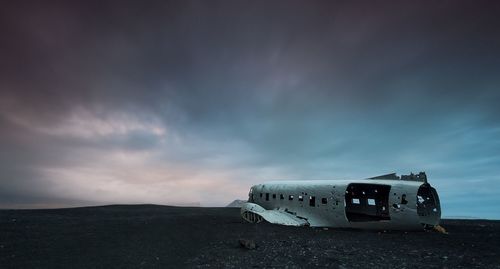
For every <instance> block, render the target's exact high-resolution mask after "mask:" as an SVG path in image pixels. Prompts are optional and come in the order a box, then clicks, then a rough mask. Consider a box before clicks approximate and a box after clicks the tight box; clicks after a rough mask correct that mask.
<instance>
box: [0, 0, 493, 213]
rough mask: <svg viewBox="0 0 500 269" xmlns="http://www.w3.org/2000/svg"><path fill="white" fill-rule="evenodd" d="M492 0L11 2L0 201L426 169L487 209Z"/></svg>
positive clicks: (73, 201) (3, 23) (136, 198)
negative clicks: (391, 0)
mask: <svg viewBox="0 0 500 269" xmlns="http://www.w3.org/2000/svg"><path fill="white" fill-rule="evenodd" d="M498 14H500V4H499V3H498V2H496V1H422V2H420V3H416V1H396V2H389V1H380V2H378V3H374V1H366V2H365V1H325V2H323V1H143V2H140V1H121V0H120V1H118V0H117V1H60V2H58V1H32V2H28V1H10V3H2V8H1V9H0V33H1V36H2V41H1V42H0V48H1V50H0V63H1V64H0V208H33V207H35V208H44V207H61V206H82V205H99V204H110V203H156V204H177V205H181V204H198V203H199V204H201V205H203V206H223V205H225V204H227V203H229V202H231V201H232V200H234V199H236V198H246V196H247V193H248V189H249V187H250V186H251V185H253V184H256V183H260V182H262V181H264V180H270V179H273V180H275V179H344V178H345V179H356V178H364V177H370V176H375V175H379V174H384V173H390V172H398V173H400V174H401V173H409V172H419V171H426V172H427V175H428V177H429V179H430V182H431V184H433V185H435V186H436V188H437V189H438V192H439V193H440V196H441V200H442V206H443V214H444V215H445V216H472V217H483V218H500V207H498V204H499V203H500V198H499V197H500V50H499V48H500V28H499V27H498V25H500V16H498Z"/></svg>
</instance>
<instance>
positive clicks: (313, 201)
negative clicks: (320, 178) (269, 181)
mask: <svg viewBox="0 0 500 269" xmlns="http://www.w3.org/2000/svg"><path fill="white" fill-rule="evenodd" d="M263 195H264V194H263V193H260V198H262V196H263ZM265 196H266V201H269V193H266V194H265ZM272 197H273V199H276V194H275V193H273V194H272ZM284 199H285V196H284V195H283V194H280V200H284ZM293 199H294V196H293V195H292V194H290V195H288V201H293ZM298 200H299V201H300V202H303V201H304V196H302V195H299V196H298ZM327 203H328V199H327V198H321V204H324V205H326V204H327ZM309 205H310V206H315V205H316V197H315V196H309Z"/></svg>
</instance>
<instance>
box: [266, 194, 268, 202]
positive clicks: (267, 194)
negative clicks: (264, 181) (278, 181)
mask: <svg viewBox="0 0 500 269" xmlns="http://www.w3.org/2000/svg"><path fill="white" fill-rule="evenodd" d="M266 201H269V193H266Z"/></svg>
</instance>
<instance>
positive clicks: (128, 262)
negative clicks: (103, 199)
mask: <svg viewBox="0 0 500 269" xmlns="http://www.w3.org/2000/svg"><path fill="white" fill-rule="evenodd" d="M442 226H444V227H445V228H446V229H447V230H448V232H449V234H448V235H445V234H441V233H438V232H435V231H432V232H425V231H422V232H401V231H386V232H384V231H382V232H380V231H363V230H346V229H328V230H324V229H314V228H310V227H286V226H279V225H272V224H269V223H260V224H257V225H255V224H250V223H246V222H244V221H243V220H242V219H241V217H240V215H239V209H238V208H201V207H198V208H196V207H169V206H157V205H113V206H101V207H83V208H68V209H44V210H0V268H179V267H181V268H182V267H184V268H305V267H309V268H311V267H312V268H315V267H327V268H417V267H418V268H422V267H425V268H500V221H488V220H443V222H442ZM241 238H245V239H251V240H254V241H255V243H256V244H257V248H256V249H252V250H249V249H245V248H242V247H240V245H239V242H238V240H239V239H241Z"/></svg>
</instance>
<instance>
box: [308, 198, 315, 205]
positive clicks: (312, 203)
mask: <svg viewBox="0 0 500 269" xmlns="http://www.w3.org/2000/svg"><path fill="white" fill-rule="evenodd" d="M309 205H310V206H316V197H314V196H309Z"/></svg>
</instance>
